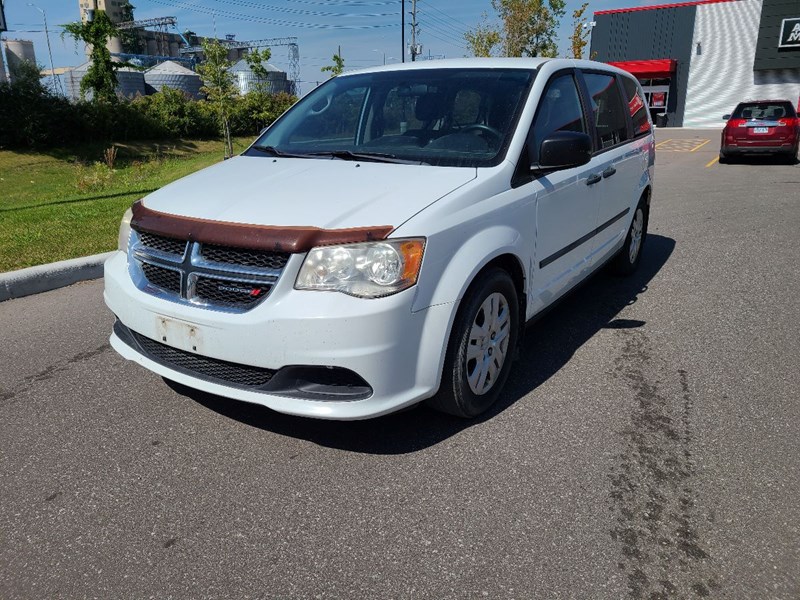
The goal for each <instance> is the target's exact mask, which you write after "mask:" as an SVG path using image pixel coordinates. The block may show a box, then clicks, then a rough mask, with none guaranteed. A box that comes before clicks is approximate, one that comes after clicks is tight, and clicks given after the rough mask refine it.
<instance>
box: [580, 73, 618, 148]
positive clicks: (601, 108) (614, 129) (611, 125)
mask: <svg viewBox="0 0 800 600" xmlns="http://www.w3.org/2000/svg"><path fill="white" fill-rule="evenodd" d="M584 79H585V80H586V86H587V87H588V88H589V96H590V98H591V103H592V117H593V120H594V124H595V127H596V128H597V135H598V137H599V138H600V147H601V148H603V149H605V148H610V147H611V146H616V145H617V144H621V143H622V142H624V141H625V140H627V139H628V120H627V117H626V116H625V109H624V108H623V105H622V98H620V95H619V88H618V87H617V80H616V79H615V78H614V76H613V75H605V74H600V73H584Z"/></svg>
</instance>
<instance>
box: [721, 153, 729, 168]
mask: <svg viewBox="0 0 800 600" xmlns="http://www.w3.org/2000/svg"><path fill="white" fill-rule="evenodd" d="M729 162H730V159H729V158H728V156H727V155H726V154H725V153H724V152H720V153H719V164H721V165H727V164H728V163H729Z"/></svg>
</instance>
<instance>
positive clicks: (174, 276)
mask: <svg viewBox="0 0 800 600" xmlns="http://www.w3.org/2000/svg"><path fill="white" fill-rule="evenodd" d="M142 272H143V273H144V276H145V277H146V278H147V282H148V283H149V284H150V285H152V286H155V287H157V288H159V289H162V290H165V291H167V292H172V293H174V294H180V293H181V274H180V272H179V271H174V270H172V269H165V268H164V267H161V266H158V265H152V264H150V263H142Z"/></svg>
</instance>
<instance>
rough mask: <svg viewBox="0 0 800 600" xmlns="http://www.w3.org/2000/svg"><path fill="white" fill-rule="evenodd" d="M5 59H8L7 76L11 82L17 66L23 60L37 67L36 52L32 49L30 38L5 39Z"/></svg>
mask: <svg viewBox="0 0 800 600" xmlns="http://www.w3.org/2000/svg"><path fill="white" fill-rule="evenodd" d="M5 43H6V60H7V61H8V76H9V79H10V80H11V81H12V82H13V81H14V79H15V77H14V75H15V74H16V71H17V66H18V65H19V64H21V63H23V62H28V63H31V64H32V65H34V66H35V67H38V65H37V64H36V53H35V52H34V50H33V42H31V41H30V40H5Z"/></svg>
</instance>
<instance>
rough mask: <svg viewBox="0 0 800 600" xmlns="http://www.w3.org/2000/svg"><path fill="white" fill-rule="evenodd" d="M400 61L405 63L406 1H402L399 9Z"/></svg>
mask: <svg viewBox="0 0 800 600" xmlns="http://www.w3.org/2000/svg"><path fill="white" fill-rule="evenodd" d="M400 37H401V40H400V61H401V62H406V0H402V4H401V8H400Z"/></svg>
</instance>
